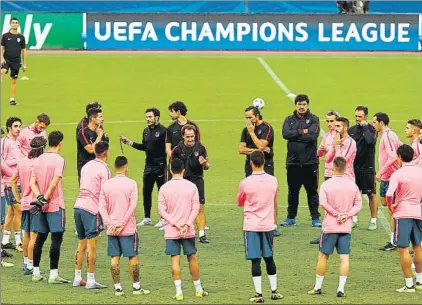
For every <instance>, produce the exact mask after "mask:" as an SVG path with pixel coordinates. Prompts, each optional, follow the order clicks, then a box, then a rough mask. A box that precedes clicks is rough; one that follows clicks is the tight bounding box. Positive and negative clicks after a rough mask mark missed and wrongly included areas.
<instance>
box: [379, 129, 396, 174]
mask: <svg viewBox="0 0 422 305" xmlns="http://www.w3.org/2000/svg"><path fill="white" fill-rule="evenodd" d="M379 145H380V146H379V156H378V165H379V174H380V177H381V181H390V177H391V175H392V174H393V173H394V172H395V171H396V170H397V169H398V168H399V165H398V163H397V148H399V147H400V145H402V143H401V141H400V139H399V137H398V136H397V134H396V133H395V132H394V131H392V130H391V129H387V130H386V131H384V132H382V136H381V140H380V144H379Z"/></svg>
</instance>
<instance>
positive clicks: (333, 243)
mask: <svg viewBox="0 0 422 305" xmlns="http://www.w3.org/2000/svg"><path fill="white" fill-rule="evenodd" d="M351 238H352V235H351V234H349V233H322V234H321V239H320V241H319V251H320V252H322V253H324V254H333V252H334V248H336V249H337V253H338V254H350V240H351Z"/></svg>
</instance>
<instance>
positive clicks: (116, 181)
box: [99, 174, 138, 236]
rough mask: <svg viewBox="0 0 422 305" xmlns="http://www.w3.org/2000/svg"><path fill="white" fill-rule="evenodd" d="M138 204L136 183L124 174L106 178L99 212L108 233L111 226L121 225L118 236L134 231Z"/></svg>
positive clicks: (133, 232)
mask: <svg viewBox="0 0 422 305" xmlns="http://www.w3.org/2000/svg"><path fill="white" fill-rule="evenodd" d="M137 205H138V185H137V184H136V181H135V180H132V179H130V178H128V177H126V176H125V175H122V174H118V175H116V176H115V177H113V178H111V179H109V180H107V181H106V182H105V183H104V184H103V187H102V189H101V195H100V205H99V212H100V214H101V217H102V219H103V221H104V224H105V225H106V226H107V234H108V235H111V234H110V228H111V227H112V226H115V227H122V230H121V231H120V234H119V236H129V235H133V234H135V232H136V219H135V210H136V206H137Z"/></svg>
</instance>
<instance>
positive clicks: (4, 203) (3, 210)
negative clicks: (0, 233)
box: [0, 196, 6, 225]
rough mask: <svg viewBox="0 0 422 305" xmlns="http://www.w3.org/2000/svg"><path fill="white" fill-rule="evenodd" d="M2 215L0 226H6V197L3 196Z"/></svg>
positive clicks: (0, 209)
mask: <svg viewBox="0 0 422 305" xmlns="http://www.w3.org/2000/svg"><path fill="white" fill-rule="evenodd" d="M0 213H1V215H0V225H4V222H5V221H6V196H1V206H0Z"/></svg>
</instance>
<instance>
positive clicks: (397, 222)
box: [386, 144, 422, 292]
mask: <svg viewBox="0 0 422 305" xmlns="http://www.w3.org/2000/svg"><path fill="white" fill-rule="evenodd" d="M413 154H414V152H413V149H412V147H410V146H409V145H406V144H404V145H401V146H400V147H399V148H398V149H397V159H398V163H399V166H401V168H399V169H398V170H397V171H396V172H394V173H393V174H392V175H391V177H390V184H389V186H388V190H387V194H386V200H387V205H388V208H389V209H390V210H391V212H392V214H393V218H394V244H395V245H396V246H397V248H398V249H399V252H400V264H401V267H402V270H403V274H404V277H405V286H404V287H402V288H399V289H397V290H396V291H397V292H415V286H414V284H413V275H412V269H411V264H412V257H411V256H410V253H409V244H410V242H412V245H413V251H414V253H413V260H414V263H415V267H416V289H417V290H422V246H421V243H422V205H421V198H422V188H421V177H422V169H421V168H420V167H419V166H417V165H414V164H411V162H412V160H413Z"/></svg>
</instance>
